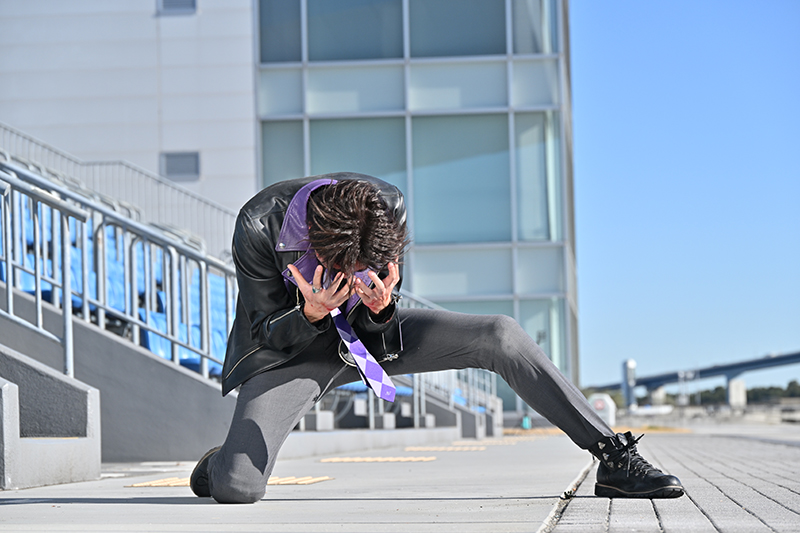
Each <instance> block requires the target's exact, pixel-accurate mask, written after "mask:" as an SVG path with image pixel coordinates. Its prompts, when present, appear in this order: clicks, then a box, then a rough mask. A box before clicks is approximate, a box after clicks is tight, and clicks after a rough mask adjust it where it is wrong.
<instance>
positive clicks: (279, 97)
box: [258, 69, 303, 115]
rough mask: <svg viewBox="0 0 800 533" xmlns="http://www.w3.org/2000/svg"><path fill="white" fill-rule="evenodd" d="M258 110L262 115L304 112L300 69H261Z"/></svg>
mask: <svg viewBox="0 0 800 533" xmlns="http://www.w3.org/2000/svg"><path fill="white" fill-rule="evenodd" d="M258 112H259V113H260V114H261V115H282V114H287V113H302V112H303V75H302V72H301V71H300V69H269V70H262V71H261V83H260V84H259V87H258Z"/></svg>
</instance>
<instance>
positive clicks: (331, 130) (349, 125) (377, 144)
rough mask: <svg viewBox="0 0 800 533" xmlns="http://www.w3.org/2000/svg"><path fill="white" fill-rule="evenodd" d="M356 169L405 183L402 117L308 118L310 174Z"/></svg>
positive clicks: (398, 184)
mask: <svg viewBox="0 0 800 533" xmlns="http://www.w3.org/2000/svg"><path fill="white" fill-rule="evenodd" d="M342 171H350V172H360V173H362V174H368V175H370V176H375V177H378V178H381V179H382V180H385V181H388V182H389V183H391V184H392V185H395V186H397V187H398V188H399V189H400V190H401V191H404V190H405V186H406V135H405V119H403V118H401V117H398V118H361V119H335V120H333V119H332V120H312V121H311V173H312V174H313V175H317V174H326V173H328V172H342Z"/></svg>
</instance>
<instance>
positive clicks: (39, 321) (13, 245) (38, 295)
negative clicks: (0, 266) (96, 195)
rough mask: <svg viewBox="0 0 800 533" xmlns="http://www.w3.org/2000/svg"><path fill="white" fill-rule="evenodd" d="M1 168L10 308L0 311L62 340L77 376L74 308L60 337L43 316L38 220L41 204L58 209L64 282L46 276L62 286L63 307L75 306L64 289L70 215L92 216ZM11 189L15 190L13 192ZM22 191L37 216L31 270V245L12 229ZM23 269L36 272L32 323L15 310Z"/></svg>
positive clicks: (68, 370)
mask: <svg viewBox="0 0 800 533" xmlns="http://www.w3.org/2000/svg"><path fill="white" fill-rule="evenodd" d="M3 170H4V171H0V184H2V189H3V193H2V205H3V218H2V227H3V244H4V246H3V254H2V260H3V262H4V266H5V272H6V274H7V275H6V309H5V310H2V309H0V314H2V315H3V316H4V317H6V318H8V319H10V320H12V321H13V322H15V323H17V324H21V325H23V326H25V327H26V328H29V329H33V330H34V331H37V332H39V333H41V334H43V335H44V336H45V337H47V338H50V339H52V340H55V341H56V342H58V343H59V344H61V345H62V346H63V348H64V373H65V374H66V375H68V376H70V377H74V375H75V370H74V369H75V367H74V353H73V342H72V313H71V312H62V313H61V314H62V317H63V332H62V336H61V337H58V336H56V335H53V334H52V333H50V332H49V331H47V330H46V329H45V328H44V324H43V316H42V314H43V313H42V278H43V276H42V272H41V264H40V263H41V261H42V259H43V257H42V255H41V247H40V246H39V243H40V240H41V235H40V233H39V224H38V217H39V205H40V204H44V205H47V206H49V207H50V208H51V209H53V211H54V212H55V213H58V218H59V219H60V221H61V224H60V225H61V238H62V242H61V250H62V254H61V281H60V283H59V282H58V281H57V280H56V279H48V280H46V281H47V282H48V283H50V284H51V285H52V286H53V287H60V288H61V290H62V298H61V299H60V303H61V307H62V311H63V309H64V308H65V307H66V306H70V308H71V307H72V301H71V297H70V295H71V293H72V291H71V290H70V289H67V290H66V291H65V290H64V289H65V288H67V287H71V284H72V280H71V275H72V265H71V259H72V257H71V253H70V246H71V243H70V241H69V239H70V231H69V218H70V217H71V218H74V219H75V220H77V222H78V223H81V224H85V223H86V221H87V219H88V216H89V215H88V213H87V212H86V211H84V210H82V209H79V208H76V207H74V206H71V205H69V204H67V203H66V202H64V201H62V200H61V199H59V198H57V197H54V196H53V195H52V194H50V193H48V192H47V191H43V190H40V189H37V188H36V187H31V186H30V185H29V184H27V183H25V182H24V181H22V180H19V179H18V178H17V177H16V176H15V175H14V174H13V173H9V172H6V171H5V170H6V169H3ZM9 193H11V194H9ZM15 194H16V195H17V196H19V195H22V194H24V195H25V196H27V197H28V198H30V199H31V201H32V204H33V205H32V208H31V213H32V216H33V218H34V228H33V229H34V258H33V261H34V266H33V271H31V270H30V269H29V268H28V267H27V266H26V265H25V256H26V255H27V249H26V250H21V249H20V248H21V246H19V243H17V240H16V239H14V235H13V232H12V227H11V226H12V205H13V203H14V198H13V196H14V195H15ZM20 237H21V239H24V236H23V235H22V232H20ZM12 255H16V256H17V258H18V261H19V262H18V263H17V261H14V260H13V259H12ZM15 271H16V273H18V272H19V271H22V272H24V273H27V274H32V275H33V276H34V293H35V294H34V297H35V309H36V312H35V314H36V323H35V324H31V323H30V322H28V321H26V320H23V319H22V318H20V317H19V316H17V315H16V314H15V312H14V291H13V289H12V286H13V280H14V277H15V275H17V274H16V273H15ZM54 295H55V291H54ZM54 300H56V301H55V302H54V303H55V304H56V305H58V303H59V300H58V299H57V298H55V297H54Z"/></svg>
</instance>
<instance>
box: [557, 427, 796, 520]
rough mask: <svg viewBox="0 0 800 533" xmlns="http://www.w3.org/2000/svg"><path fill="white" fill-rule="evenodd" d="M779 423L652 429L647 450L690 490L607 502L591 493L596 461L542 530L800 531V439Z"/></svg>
mask: <svg viewBox="0 0 800 533" xmlns="http://www.w3.org/2000/svg"><path fill="white" fill-rule="evenodd" d="M775 429H776V428H774V427H771V428H765V431H763V432H758V431H754V429H753V428H751V427H747V428H745V430H744V431H739V430H737V429H736V428H733V427H728V428H723V430H722V431H706V432H705V433H703V434H697V433H690V434H687V433H678V434H660V433H650V434H647V436H646V437H645V438H644V439H643V440H642V441H641V442H640V443H639V450H640V452H641V453H642V455H643V456H644V457H645V458H647V459H648V460H649V461H650V462H652V463H653V464H654V465H655V466H657V467H659V468H661V469H662V470H664V471H665V472H668V473H670V474H674V475H676V476H678V477H679V478H680V479H681V481H682V482H683V484H684V486H685V488H686V495H685V496H684V497H682V498H677V499H669V500H625V499H613V500H607V499H605V500H604V501H605V502H606V505H602V504H601V503H600V501H601V499H600V498H593V497H592V496H591V495H592V489H593V486H594V476H595V472H596V465H595V467H594V468H593V469H592V471H591V472H590V473H589V475H587V477H586V480H585V481H584V482H583V484H582V485H581V486H580V487H579V489H578V491H577V492H576V495H575V497H574V498H572V499H570V500H568V502H567V504H566V506H565V507H564V509H563V510H562V512H561V515H560V517H559V518H558V520H557V521H556V522H555V524H553V525H552V526H551V527H549V528H545V529H543V531H554V532H556V533H564V532H570V533H571V532H582V531H586V532H590V531H592V532H594V531H597V532H604V533H605V532H615V531H642V532H647V531H653V532H659V533H670V532H691V533H695V532H700V533H705V532H761V531H765V532H766V531H769V532H794V531H800V483H798V481H797V480H798V479H800V446H798V444H800V442H798V441H797V440H795V439H794V438H792V435H788V436H787V435H781V434H780V432H777V431H775ZM788 433H790V434H792V433H793V430H790V431H789V432H788ZM765 435H766V436H765ZM755 437H757V438H755ZM787 443H788V444H787Z"/></svg>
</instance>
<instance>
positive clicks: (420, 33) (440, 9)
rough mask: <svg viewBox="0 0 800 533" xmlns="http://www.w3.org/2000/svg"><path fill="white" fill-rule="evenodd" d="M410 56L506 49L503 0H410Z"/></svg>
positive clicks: (458, 54)
mask: <svg viewBox="0 0 800 533" xmlns="http://www.w3.org/2000/svg"><path fill="white" fill-rule="evenodd" d="M409 22H410V27H409V29H410V34H411V35H410V39H411V43H410V44H411V55H412V57H434V56H472V55H487V54H489V55H491V54H505V53H506V16H505V0H410V2H409Z"/></svg>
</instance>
